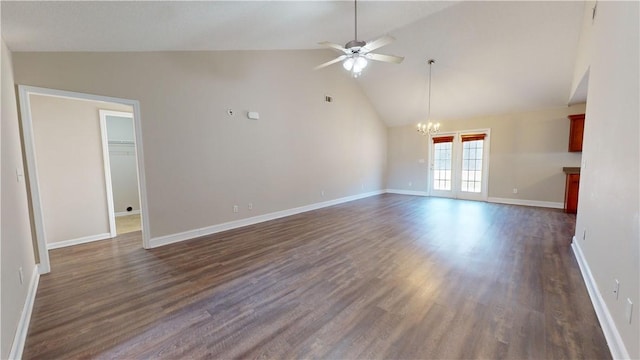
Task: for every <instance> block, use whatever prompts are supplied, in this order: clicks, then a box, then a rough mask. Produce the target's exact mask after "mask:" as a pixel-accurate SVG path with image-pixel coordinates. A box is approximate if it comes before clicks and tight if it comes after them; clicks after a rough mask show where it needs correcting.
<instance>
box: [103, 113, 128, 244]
mask: <svg viewBox="0 0 640 360" xmlns="http://www.w3.org/2000/svg"><path fill="white" fill-rule="evenodd" d="M106 111H107V110H102V109H99V110H98V113H99V114H100V139H101V140H102V165H103V170H104V182H105V188H106V193H107V194H106V195H107V212H108V215H109V233H110V234H111V237H112V238H113V237H116V236H117V235H118V232H117V230H116V216H115V209H114V205H113V183H112V181H111V160H109V137H108V133H107V115H109V114H107V112H106ZM128 114H129V115H130V116H131V117H133V114H130V113H128Z"/></svg>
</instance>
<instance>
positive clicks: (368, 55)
mask: <svg viewBox="0 0 640 360" xmlns="http://www.w3.org/2000/svg"><path fill="white" fill-rule="evenodd" d="M353 4H354V10H355V11H354V15H355V16H354V18H355V32H354V33H355V36H354V38H355V40H351V41H349V42H348V43H346V44H345V45H344V46H340V45H338V44H334V43H330V42H328V41H323V42H321V43H319V44H320V45H322V46H326V47H329V48H332V49H334V50H336V51H338V52H340V53H342V55H340V56H338V57H337V58H335V59H333V60H331V61H327V62H326V63H324V64H321V65H318V66H316V67H315V68H314V70H318V69H322V68H324V67H327V66H329V65H333V64H335V63H338V62H340V61H342V67H344V69H345V70H347V71H349V72H351V75H352V76H353V77H355V78H357V77H359V76H360V74H361V73H362V70H364V68H366V67H367V65H368V64H369V60H375V61H382V62H388V63H393V64H400V63H401V62H402V61H403V60H404V57H401V56H395V55H384V54H376V53H372V52H371V51H373V50H375V49H378V48H381V47H383V46H385V45H387V44H389V43H391V42H393V41H394V40H395V39H394V38H393V37H391V36H388V35H385V36H383V37H381V38H378V39H376V40H373V41H369V42H367V41H358V2H357V0H354V3H353Z"/></svg>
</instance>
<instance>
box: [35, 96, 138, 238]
mask: <svg viewBox="0 0 640 360" xmlns="http://www.w3.org/2000/svg"><path fill="white" fill-rule="evenodd" d="M30 102H31V118H32V124H33V134H34V141H35V152H36V165H37V169H38V177H39V185H40V199H41V202H42V213H43V218H44V232H45V236H46V238H47V243H56V242H60V241H69V240H76V239H80V238H85V237H88V236H95V235H100V234H105V233H109V211H108V207H107V192H106V186H105V174H104V161H103V155H102V138H101V134H100V117H99V113H98V111H99V109H106V110H118V111H131V108H130V107H128V106H125V105H119V104H110V103H103V102H97V101H84V100H73V99H67V98H60V97H52V96H42V95H31V98H30Z"/></svg>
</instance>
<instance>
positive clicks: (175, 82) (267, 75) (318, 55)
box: [15, 51, 387, 237]
mask: <svg viewBox="0 0 640 360" xmlns="http://www.w3.org/2000/svg"><path fill="white" fill-rule="evenodd" d="M332 55H333V54H331V53H330V52H326V51H229V52H167V53H162V52H161V53H100V54H95V53H16V54H15V74H16V81H17V82H18V83H20V84H26V85H35V86H42V87H49V88H56V89H63V90H71V91H77V92H86V93H93V94H99V95H107V96H115V97H120V98H128V99H135V100H139V101H140V104H141V112H142V137H143V151H144V154H145V167H146V171H145V172H146V187H147V192H148V208H149V209H148V210H149V218H150V219H149V220H150V233H151V236H152V237H158V236H162V235H169V234H175V233H179V232H183V231H188V230H192V229H197V228H202V227H206V226H210V225H215V224H219V223H223V222H227V221H231V220H237V219H241V218H246V217H252V216H256V215H261V214H265V213H271V212H274V211H279V210H284V209H290V208H294V207H298V206H303V205H307V204H312V203H317V202H321V201H325V200H330V199H335V198H340V197H344V196H349V195H356V194H359V193H363V192H369V191H373V190H380V189H383V188H384V177H385V167H386V137H387V129H386V126H385V125H384V124H383V123H382V122H381V121H380V120H379V119H378V117H377V114H376V112H375V111H374V109H373V108H372V106H371V104H370V103H369V101H368V99H367V98H366V97H365V96H364V95H363V93H362V91H361V90H360V88H359V86H358V84H357V81H356V80H354V79H352V78H350V77H348V76H347V74H345V72H344V71H343V70H342V69H341V68H340V67H339V66H335V67H330V68H327V69H323V70H321V71H312V70H311V69H312V68H313V67H314V66H315V65H317V64H318V63H322V62H323V61H326V60H327V59H329V58H330V57H331V56H332ZM325 95H331V96H333V100H334V101H333V102H331V103H327V102H325V101H324V97H325ZM228 108H232V109H234V110H235V115H234V116H233V117H229V116H228V115H227V113H226V111H227V109H228ZM247 111H258V112H259V113H260V120H258V121H255V120H248V119H247V118H246V112H247ZM322 191H324V192H325V197H322V196H321V192H322ZM248 203H253V210H248V206H247V205H248ZM236 204H237V205H238V206H239V207H240V212H239V213H233V211H232V209H233V205H236Z"/></svg>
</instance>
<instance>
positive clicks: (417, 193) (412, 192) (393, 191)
mask: <svg viewBox="0 0 640 360" xmlns="http://www.w3.org/2000/svg"><path fill="white" fill-rule="evenodd" d="M385 192H386V193H387V194H398V195H414V196H429V193H428V192H426V191H416V190H401V189H387V190H385Z"/></svg>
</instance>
